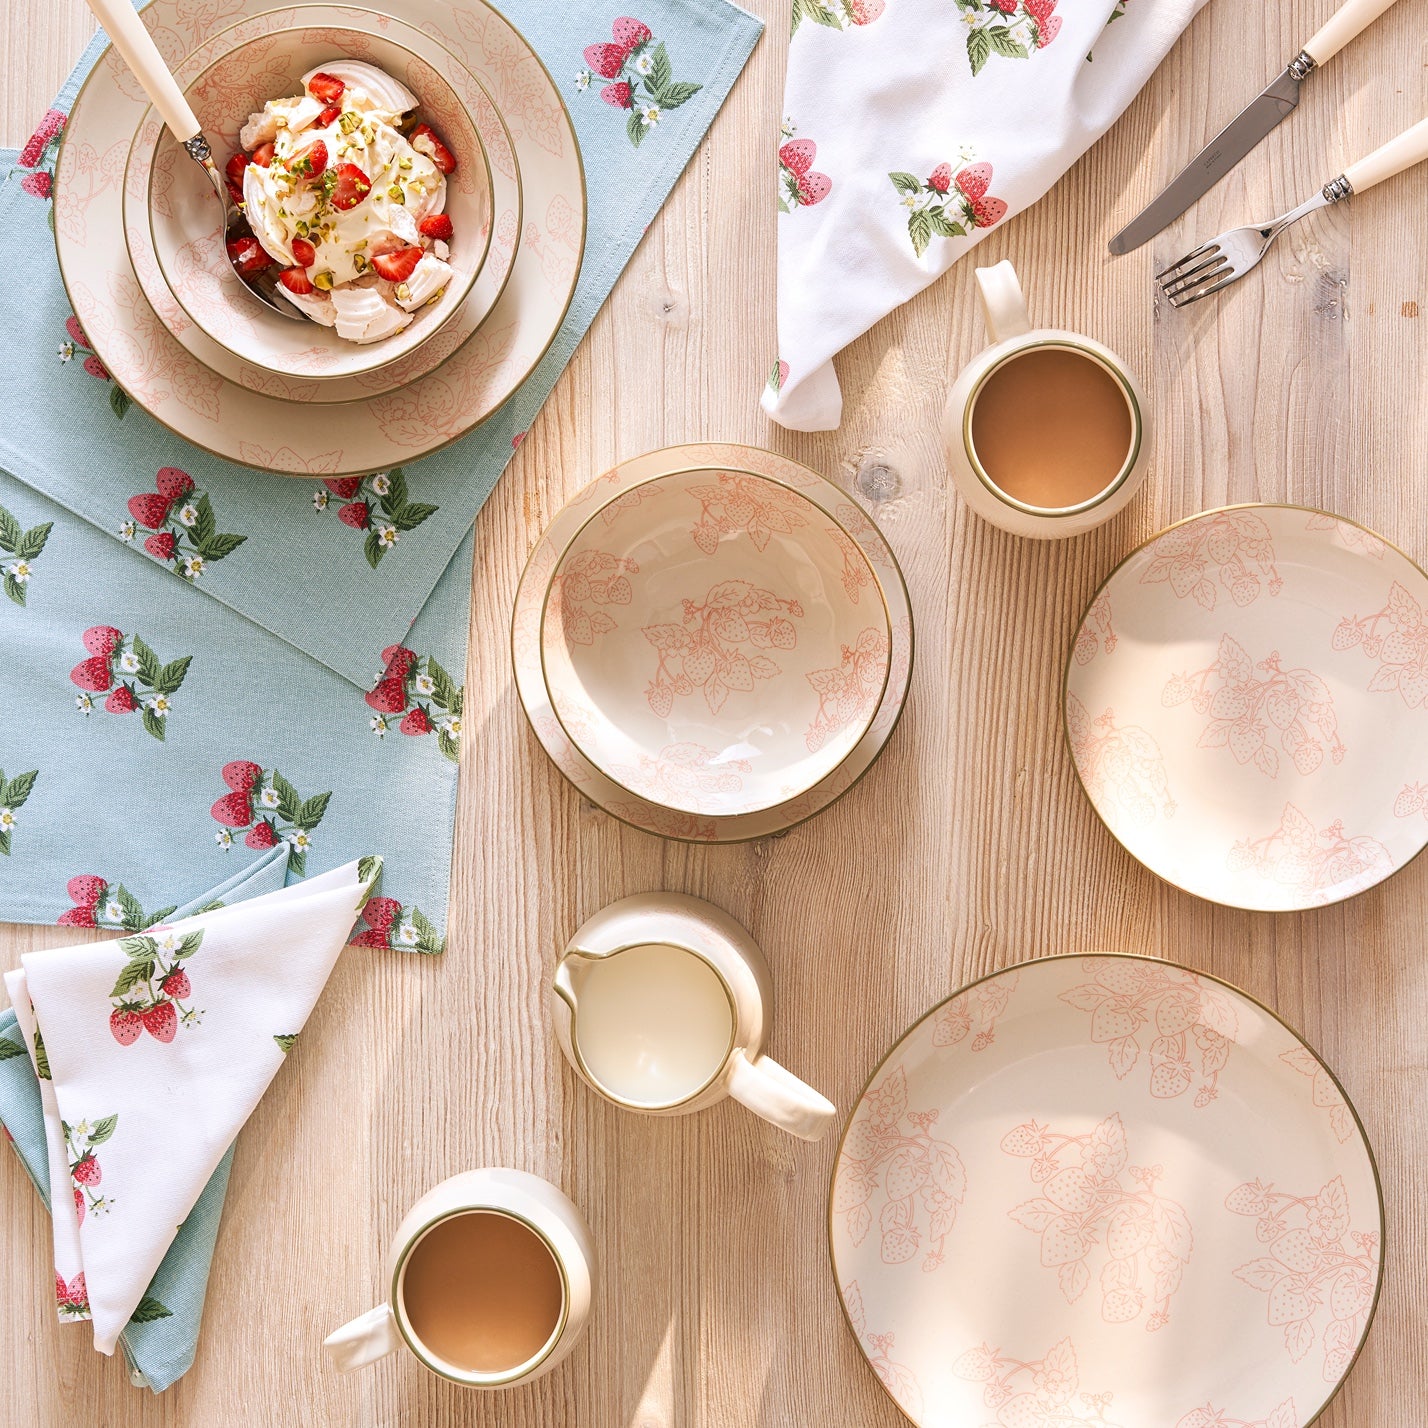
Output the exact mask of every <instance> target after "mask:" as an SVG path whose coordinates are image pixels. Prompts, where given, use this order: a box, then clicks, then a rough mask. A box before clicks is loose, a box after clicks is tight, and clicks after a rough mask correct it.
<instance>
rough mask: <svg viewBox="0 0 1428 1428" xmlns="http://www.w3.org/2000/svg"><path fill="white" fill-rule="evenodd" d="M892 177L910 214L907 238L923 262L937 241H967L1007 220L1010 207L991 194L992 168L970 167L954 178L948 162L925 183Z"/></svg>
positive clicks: (903, 176)
mask: <svg viewBox="0 0 1428 1428" xmlns="http://www.w3.org/2000/svg"><path fill="white" fill-rule="evenodd" d="M888 177H889V178H890V179H891V180H892V185H893V187H894V188H895V189H896V190H897V191H898V193H899V194H900V195H901V196H902V198H901V202H902V205H903V207H904V208H906V209H907V210H908V214H907V236H908V237H909V238H910V239H911V240H912V251H913V252H914V253H916V254H917V256H918V257H919V258H920V257H922V255H923V254H924V253H925V252H927V249H928V246H929V245H930V244H931V242H932V240H933V239H934V238H965V237H967V236H968V234H970V233H972V232H973V231H974V230H976V229H978V228H991V227H992V226H993V225H994V224H997V223H1000V222H1001V221H1002V219H1003V218H1005V217H1006V213H1007V206H1006V204H1005V203H1004V202H1003V201H1002V200H1001V199H1000V198H993V197H992V196H991V195H989V194H988V192H987V189H988V187H989V186H990V184H991V181H992V166H991V165H990V164H987V163H980V164H968V165H966V167H964V168H961V169H958V170H957V172H956V173H955V174H954V173H953V172H952V165H951V164H949V163H945V162H944V163H940V164H938V165H937V166H936V167H935V168H934V169H933V170H932V172H931V173H930V174H928V176H927V177H926V178H925V179H922V178H918V176H917V175H916V174H913V173H908V172H906V171H905V170H900V169H899V170H894V171H893V172H892V173H890V174H889V175H888Z"/></svg>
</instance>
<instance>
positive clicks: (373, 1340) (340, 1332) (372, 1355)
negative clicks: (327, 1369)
mask: <svg viewBox="0 0 1428 1428" xmlns="http://www.w3.org/2000/svg"><path fill="white" fill-rule="evenodd" d="M401 1342H402V1338H401V1334H400V1333H399V1332H398V1330H397V1319H396V1315H395V1314H393V1313H392V1308H391V1305H389V1304H379V1305H377V1307H376V1308H375V1309H369V1310H368V1311H367V1312H366V1313H365V1314H359V1315H358V1316H357V1318H355V1319H353V1320H352V1321H351V1322H350V1323H346V1324H344V1325H343V1326H342V1327H341V1328H340V1329H335V1330H333V1332H332V1333H330V1334H329V1335H328V1336H327V1338H326V1339H324V1340H323V1343H322V1347H323V1348H324V1349H326V1350H327V1355H328V1357H329V1358H330V1359H331V1360H332V1362H333V1364H334V1365H335V1366H336V1368H337V1369H338V1370H339V1371H340V1372H341V1373H351V1372H352V1370H353V1369H359V1368H365V1367H366V1366H367V1365H368V1364H374V1363H376V1362H377V1360H378V1359H382V1358H386V1356H387V1355H388V1354H390V1353H391V1352H392V1351H393V1350H394V1349H396V1348H398V1347H400V1345H401Z"/></svg>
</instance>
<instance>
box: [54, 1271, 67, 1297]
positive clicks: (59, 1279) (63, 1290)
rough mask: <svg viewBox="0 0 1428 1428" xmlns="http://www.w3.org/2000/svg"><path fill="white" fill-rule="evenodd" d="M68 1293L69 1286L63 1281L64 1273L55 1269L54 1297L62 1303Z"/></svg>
mask: <svg viewBox="0 0 1428 1428" xmlns="http://www.w3.org/2000/svg"><path fill="white" fill-rule="evenodd" d="M68 1295H69V1286H68V1285H67V1284H66V1283H65V1282H64V1275H62V1274H61V1273H60V1272H59V1271H58V1270H56V1271H55V1298H56V1299H57V1300H58V1301H59V1302H60V1303H61V1304H63V1303H64V1302H65V1299H66V1297H67V1296H68Z"/></svg>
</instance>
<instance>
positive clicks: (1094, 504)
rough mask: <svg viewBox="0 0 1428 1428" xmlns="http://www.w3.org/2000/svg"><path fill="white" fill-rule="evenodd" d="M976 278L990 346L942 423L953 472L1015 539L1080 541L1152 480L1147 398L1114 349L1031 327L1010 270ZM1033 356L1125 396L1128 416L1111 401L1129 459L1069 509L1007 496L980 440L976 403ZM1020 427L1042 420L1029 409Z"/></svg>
mask: <svg viewBox="0 0 1428 1428" xmlns="http://www.w3.org/2000/svg"><path fill="white" fill-rule="evenodd" d="M976 277H977V288H978V291H979V292H980V294H981V298H982V310H983V314H984V316H985V319H986V325H987V336H988V337H989V338H990V339H991V346H989V347H987V348H986V349H985V350H984V351H982V352H981V353H979V354H978V355H977V356H976V357H974V358H973V359H972V361H971V362H969V363H968V364H967V366H966V367H964V368H963V369H962V371H961V372H960V373H959V374H958V376H957V380H956V381H955V382H954V383H953V384H952V390H951V392H950V393H949V395H948V398H947V407H946V410H945V411H944V413H943V417H942V441H943V446H944V448H945V450H946V456H947V470H948V472H949V473H950V474H951V476H952V480H953V482H954V483H955V485H956V486H957V489H958V490H959V491H960V492H961V493H962V497H963V499H964V500H965V501H966V502H967V504H968V505H969V506H970V507H971V508H972V509H973V510H974V511H975V512H976V513H977V514H978V515H979V516H981V517H982V519H983V520H986V521H990V522H991V523H992V524H993V525H994V526H1000V527H1001V528H1002V529H1003V530H1008V531H1011V532H1012V533H1013V534H1015V535H1021V536H1035V537H1039V538H1042V539H1056V538H1058V537H1063V536H1073V535H1080V534H1081V533H1082V532H1083V531H1088V530H1090V529H1091V528H1092V527H1093V526H1098V525H1100V524H1101V523H1102V522H1103V521H1108V520H1110V518H1111V517H1112V516H1114V515H1115V514H1116V512H1117V511H1119V510H1121V509H1122V508H1123V507H1124V506H1125V505H1126V504H1127V503H1128V502H1129V501H1130V499H1131V497H1132V496H1134V495H1135V493H1136V491H1137V490H1138V489H1139V487H1140V485H1141V482H1142V481H1144V480H1145V475H1146V469H1147V463H1148V459H1149V453H1150V426H1149V415H1148V409H1147V407H1146V403H1145V398H1144V396H1143V395H1142V393H1141V390H1140V387H1139V386H1138V385H1137V383H1136V380H1135V378H1134V377H1133V376H1132V375H1131V373H1130V371H1129V369H1128V368H1127V367H1126V364H1125V363H1124V362H1123V361H1122V360H1121V359H1120V358H1119V357H1118V356H1116V354H1115V353H1114V352H1112V351H1111V350H1110V348H1109V347H1105V346H1102V344H1101V343H1099V342H1096V341H1094V340H1093V339H1092V338H1089V337H1083V336H1082V335H1081V334H1080V333H1077V332H1068V331H1065V330H1064V329H1061V328H1053V327H1035V328H1034V327H1032V325H1031V318H1030V316H1029V315H1028V313H1027V307H1026V299H1025V298H1024V297H1023V296H1022V291H1021V283H1020V282H1019V281H1018V280H1017V275H1016V270H1015V269H1014V268H1013V267H1012V265H1011V264H1010V263H1008V262H1006V261H1003V262H1000V263H997V264H996V265H995V266H994V267H990V268H978V269H977V270H976ZM1032 353H1036V354H1038V355H1039V356H1041V358H1042V360H1044V359H1045V356H1046V355H1047V354H1051V353H1070V354H1073V355H1074V356H1075V357H1077V358H1079V359H1081V360H1083V361H1085V362H1089V363H1091V364H1093V365H1094V366H1095V367H1096V368H1099V369H1100V372H1101V373H1104V374H1105V377H1107V378H1109V379H1110V382H1111V383H1113V384H1114V387H1113V388H1109V389H1107V387H1106V384H1105V383H1104V382H1098V381H1096V379H1095V378H1094V377H1092V378H1091V380H1092V381H1093V382H1095V384H1096V386H1097V388H1098V389H1101V390H1110V391H1113V392H1118V393H1119V398H1120V400H1122V401H1124V404H1125V412H1124V414H1122V412H1121V411H1120V407H1119V404H1118V402H1117V400H1116V398H1115V397H1114V396H1112V398H1111V402H1112V412H1111V415H1112V416H1113V417H1114V419H1115V421H1116V423H1117V427H1118V429H1119V427H1120V424H1121V423H1123V422H1126V423H1127V424H1126V427H1125V430H1126V432H1127V440H1126V442H1125V452H1124V456H1123V457H1121V458H1120V460H1119V464H1118V465H1112V464H1108V466H1107V468H1106V472H1105V477H1106V479H1105V482H1104V484H1103V485H1102V484H1099V482H1098V483H1097V485H1096V488H1095V489H1093V490H1092V491H1090V493H1089V494H1083V495H1082V496H1080V498H1078V499H1076V500H1074V501H1071V502H1070V503H1068V504H1064V505H1063V504H1034V503H1032V502H1030V501H1027V500H1024V499H1019V498H1018V497H1017V496H1016V495H1014V494H1011V493H1010V492H1008V491H1007V490H1005V489H1003V487H1002V486H1001V485H999V484H998V483H997V480H996V478H995V473H993V472H989V470H988V468H987V465H986V464H985V463H984V461H983V459H982V454H981V453H979V452H978V450H977V444H976V442H975V441H974V439H973V435H974V433H973V418H974V415H975V413H976V410H977V402H978V399H979V398H980V397H982V396H983V394H984V393H985V392H986V390H987V383H988V381H989V380H990V379H991V378H992V377H993V376H994V375H997V374H1004V373H1005V371H1006V370H1007V364H1009V363H1014V362H1015V361H1017V359H1019V358H1022V357H1025V356H1027V355H1028V354H1032ZM1027 392H1028V395H1030V396H1034V395H1035V385H1034V383H1032V382H1031V381H1030V379H1028V383H1027ZM1021 419H1022V420H1024V421H1027V422H1034V421H1035V420H1036V413H1035V411H1034V410H1032V409H1030V408H1029V407H1028V409H1026V410H1024V411H1023V412H1022V414H1021ZM1127 419H1128V421H1127ZM1117 451H1118V452H1119V443H1117ZM1004 479H1005V478H1004Z"/></svg>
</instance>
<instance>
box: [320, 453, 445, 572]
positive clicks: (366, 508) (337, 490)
mask: <svg viewBox="0 0 1428 1428" xmlns="http://www.w3.org/2000/svg"><path fill="white" fill-rule="evenodd" d="M334 500H335V501H337V502H338V506H337V519H338V520H339V521H341V522H342V524H343V525H345V526H350V527H351V528H352V529H353V530H354V531H363V532H365V533H366V538H365V539H364V541H363V543H362V551H363V554H364V555H365V556H366V557H367V564H368V565H370V566H371V567H372V569H373V570H376V568H377V567H378V566H379V565H381V563H382V560H383V558H384V557H385V556H386V554H387V552H388V551H389V550H391V549H392V547H393V546H394V545H396V543H397V542H398V541H399V540H400V539H401V538H402V536H403V535H405V534H406V533H407V532H408V531H414V530H415V529H416V528H417V527H418V526H419V525H421V523H422V522H423V521H425V520H426V519H427V518H428V517H430V516H434V515H435V514H436V513H437V511H438V510H439V509H440V507H438V506H433V505H432V504H431V503H430V502H428V501H413V500H412V499H411V498H410V493H409V492H408V490H407V478H406V476H405V474H404V473H403V471H402V468H401V467H400V466H394V467H392V469H391V470H390V471H379V472H377V474H376V475H375V476H329V477H326V478H324V480H323V482H322V484H321V485H320V486H319V487H318V488H317V489H316V490H315V491H314V492H313V493H312V507H313V510H315V511H316V512H317V513H318V514H319V515H321V514H322V513H323V512H324V511H326V510H328V509H329V508H330V507H331V505H332V503H333V501H334Z"/></svg>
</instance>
